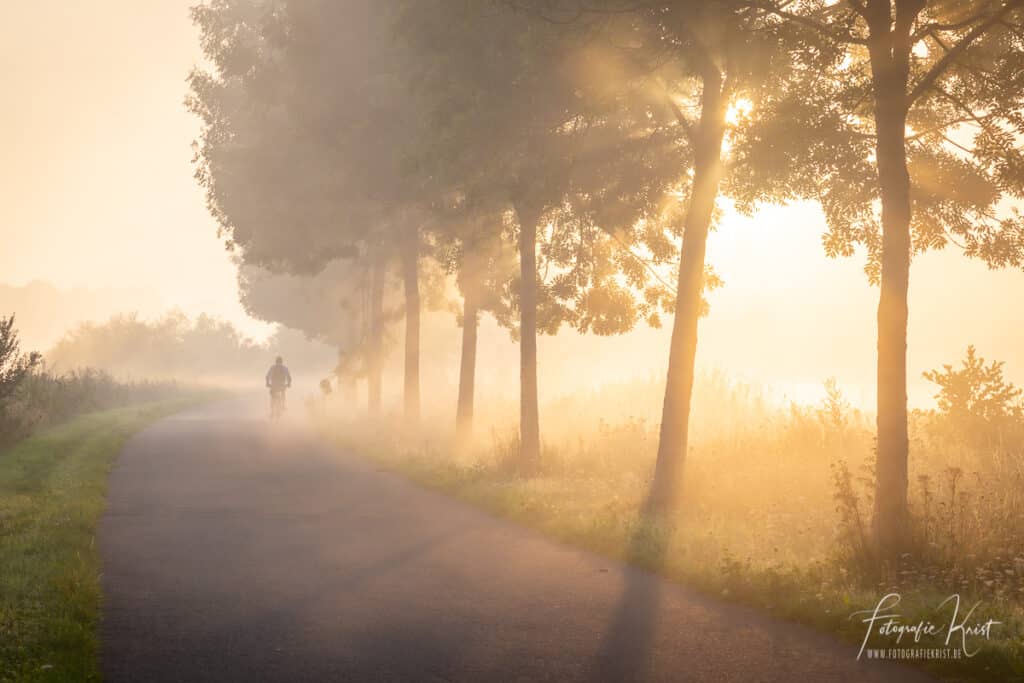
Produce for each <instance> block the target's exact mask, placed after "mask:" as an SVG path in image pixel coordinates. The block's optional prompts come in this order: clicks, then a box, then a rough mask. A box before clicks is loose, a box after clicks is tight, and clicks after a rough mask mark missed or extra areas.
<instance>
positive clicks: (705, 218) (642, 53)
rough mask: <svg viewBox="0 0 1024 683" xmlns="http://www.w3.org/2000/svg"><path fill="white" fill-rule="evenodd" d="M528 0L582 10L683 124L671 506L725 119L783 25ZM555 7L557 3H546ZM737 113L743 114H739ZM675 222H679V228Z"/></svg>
mask: <svg viewBox="0 0 1024 683" xmlns="http://www.w3.org/2000/svg"><path fill="white" fill-rule="evenodd" d="M535 6H540V7H541V8H546V9H547V11H548V12H554V11H557V12H560V13H562V15H563V16H562V18H561V20H562V21H564V20H566V17H568V19H571V20H574V21H575V20H578V19H579V18H580V17H582V16H585V15H586V14H588V13H591V14H594V15H596V16H598V17H599V19H598V23H599V24H600V25H602V27H603V28H604V30H610V31H611V32H612V34H613V35H618V36H627V37H628V39H627V40H626V41H621V40H619V41H616V44H618V45H621V46H624V47H623V48H621V49H620V51H621V52H624V53H626V55H627V56H626V57H624V58H623V59H625V61H626V63H628V64H629V66H630V68H629V72H630V74H631V78H632V80H634V81H635V80H639V81H640V82H642V83H644V84H645V85H646V88H645V92H648V93H649V94H650V95H649V96H653V98H654V99H655V100H656V103H654V102H652V103H651V104H650V105H649V106H651V107H655V108H658V109H661V110H667V111H668V112H670V114H671V115H672V116H673V118H674V119H675V122H676V124H677V127H678V128H679V129H680V130H681V131H682V133H683V136H684V141H685V144H686V146H687V148H688V155H687V157H686V158H685V161H686V163H685V165H684V164H680V165H679V166H678V168H677V169H676V176H675V179H676V182H677V183H678V186H679V188H680V199H681V204H683V205H684V206H685V209H684V210H683V219H682V226H678V225H677V226H676V230H675V232H676V233H681V236H682V247H681V249H680V251H679V266H678V275H677V282H676V285H675V292H674V297H673V298H674V302H675V307H674V312H675V316H674V320H673V328H672V340H671V345H670V352H669V363H668V372H667V380H666V388H665V399H664V404H663V408H662V420H661V427H660V435H659V441H658V455H657V461H656V465H655V472H654V481H653V483H652V486H651V491H650V496H649V499H648V505H647V510H648V511H649V512H651V513H654V514H662V513H665V512H667V511H669V510H670V509H671V508H672V507H674V506H675V505H676V504H677V503H678V492H679V481H680V478H681V475H682V470H683V465H684V462H685V458H686V450H687V443H688V438H689V419H690V406H691V401H692V397H693V382H694V374H695V360H696V352H697V339H698V336H697V327H698V321H699V319H700V317H701V316H702V314H703V313H704V312H705V310H706V303H705V302H704V299H703V292H704V290H705V289H706V288H708V287H709V286H714V285H716V284H719V283H718V281H717V279H716V278H714V276H713V274H711V273H709V269H708V266H707V264H706V261H705V251H706V244H707V238H708V233H709V231H710V229H711V227H712V225H713V222H714V219H715V214H716V203H717V201H718V198H719V192H720V188H721V184H722V181H723V179H725V180H726V181H727V182H728V180H729V178H730V176H731V173H732V171H731V165H730V164H729V163H726V162H728V161H729V160H728V159H727V158H725V157H726V156H727V155H726V154H725V152H726V149H725V147H724V145H725V143H726V142H727V141H728V140H729V138H730V137H731V135H732V133H733V131H732V129H733V128H735V127H736V125H737V124H738V123H742V120H737V121H735V122H730V120H729V113H730V109H731V107H732V106H733V105H735V104H736V103H737V102H738V101H741V100H744V99H747V100H752V99H756V98H758V97H759V96H760V93H761V91H762V90H763V89H764V88H766V87H770V86H771V85H772V84H773V81H772V78H773V77H774V74H775V72H776V71H777V70H779V68H780V66H782V65H784V63H785V62H786V61H787V51H786V49H785V47H784V46H783V41H782V36H781V33H782V31H781V30H780V27H779V26H773V25H772V24H771V23H769V22H765V21H763V20H762V19H761V18H760V17H759V15H758V14H757V13H755V12H752V11H751V3H749V2H743V1H740V0H715V1H712V2H692V1H682V0H676V1H665V2H653V3H639V4H638V3H626V2H622V1H621V0H605V1H604V2H588V3H583V2H570V1H567V2H554V3H551V2H544V1H543V0H538V2H537V3H535ZM552 8H554V9H552ZM737 118H738V119H741V118H742V117H737ZM680 227H681V229H680Z"/></svg>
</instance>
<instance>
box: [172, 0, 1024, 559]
mask: <svg viewBox="0 0 1024 683" xmlns="http://www.w3.org/2000/svg"><path fill="white" fill-rule="evenodd" d="M194 19H195V21H196V23H197V24H198V26H199V27H200V29H201V42H202V47H203V50H204V53H205V55H206V57H207V58H208V59H209V61H210V63H211V65H212V66H211V69H210V70H203V69H198V70H196V71H194V72H193V74H192V76H191V79H190V82H191V93H190V95H189V97H188V100H187V102H188V106H189V107H190V109H191V110H192V111H193V112H195V113H196V114H197V115H198V116H199V117H200V118H201V120H202V122H203V131H202V136H201V139H200V140H199V142H198V145H197V148H198V154H197V167H196V168H197V178H198V180H199V182H200V183H201V184H202V185H203V187H205V189H206V191H207V199H208V204H209V208H210V210H211V212H212V214H213V215H214V216H215V217H216V219H217V220H218V222H219V225H220V230H221V234H222V235H223V237H224V238H225V240H226V241H227V243H228V245H229V246H230V247H231V248H232V250H233V251H234V253H235V254H236V255H237V256H238V257H239V259H241V261H242V262H243V263H244V264H246V267H247V268H253V269H257V270H259V271H264V272H266V273H270V274H271V275H273V276H274V277H277V276H281V275H285V276H289V277H295V276H298V277H304V278H309V284H308V285H302V286H309V287H318V286H320V285H317V284H315V283H316V282H317V279H318V278H323V277H325V276H324V275H323V274H324V273H325V272H330V273H331V275H330V276H329V277H330V278H332V279H333V281H332V283H331V287H332V288H333V289H332V290H331V294H330V295H329V296H328V295H323V296H321V295H319V294H311V297H312V298H314V299H316V300H317V302H318V303H317V306H318V307H319V306H321V305H322V306H323V309H322V310H317V311H315V312H314V311H312V310H311V311H309V313H310V318H308V319H307V321H306V322H305V323H303V326H304V327H305V328H306V329H311V330H314V331H315V332H316V333H317V334H322V335H323V336H324V338H330V339H331V340H332V342H333V343H335V344H337V345H338V347H339V350H340V351H341V353H342V354H343V356H344V355H352V356H357V357H359V358H360V359H361V361H360V362H359V363H358V367H359V372H361V373H362V374H363V375H365V377H366V378H367V380H368V392H369V406H370V409H371V411H374V412H376V411H378V410H379V408H380V393H381V385H380V374H381V357H382V353H383V348H382V347H383V345H384V340H385V328H386V327H387V326H388V325H390V324H391V323H393V322H395V321H397V320H398V319H404V323H405V325H404V339H403V345H404V358H405V376H404V384H403V396H404V406H405V414H406V417H407V418H408V419H410V420H415V419H416V418H417V416H418V413H419V406H420V386H419V363H420V358H419V332H420V330H419V325H420V317H421V310H422V308H423V306H424V296H423V294H424V282H425V281H426V280H428V279H429V277H430V274H431V273H433V272H436V270H437V269H441V270H442V271H443V272H444V273H446V274H447V275H449V276H451V277H452V278H453V279H454V281H455V282H456V283H457V286H458V289H459V292H460V293H461V297H462V306H461V312H460V313H459V315H458V316H457V322H458V324H460V325H462V326H463V331H464V334H463V343H462V362H461V376H460V382H459V390H460V391H459V399H458V405H457V407H456V414H457V416H458V417H457V420H456V425H457V429H458V431H459V434H460V436H462V437H463V438H465V437H467V436H468V434H469V431H470V429H471V425H472V412H473V385H474V377H475V376H476V374H475V373H476V372H477V370H476V368H475V343H476V342H475V328H476V324H477V321H478V319H479V316H480V315H482V314H484V313H490V314H492V315H494V317H495V318H496V319H497V320H498V321H499V322H500V323H502V324H503V325H505V326H507V327H508V328H509V330H510V332H511V334H512V336H513V338H514V339H516V340H517V341H518V343H519V346H520V353H521V357H520V397H521V398H520V429H519V434H520V439H519V450H518V453H519V455H518V458H519V466H520V468H521V471H522V472H524V473H530V472H532V471H535V470H536V468H537V464H538V460H539V458H540V443H541V436H540V434H541V433H540V416H539V408H538V402H537V387H538V381H539V379H540V376H542V373H539V371H538V362H539V361H538V355H537V344H536V341H537V337H538V335H540V334H554V333H555V332H557V330H558V329H559V327H560V326H562V325H563V324H566V325H570V326H572V327H574V328H575V329H577V330H579V331H581V332H593V333H595V334H606V335H607V334H620V333H624V332H627V331H629V330H630V329H632V328H633V327H634V326H635V325H637V324H639V323H641V322H643V323H646V324H650V325H660V324H661V321H662V316H663V315H666V314H669V315H672V340H671V344H670V348H669V349H668V350H667V351H668V353H667V356H668V366H667V383H666V390H665V397H664V408H663V415H662V420H661V427H660V430H661V431H660V443H659V448H658V456H657V463H656V468H655V472H654V480H653V485H652V488H651V492H650V504H649V511H650V512H651V513H652V514H659V513H662V512H665V511H668V510H669V509H671V508H672V507H673V505H674V504H675V503H676V502H677V498H678V491H679V481H680V478H681V476H682V471H683V464H684V461H685V456H686V452H687V444H688V434H689V415H690V412H691V411H690V408H691V400H692V395H693V383H694V364H695V355H696V350H697V339H698V334H697V332H698V321H699V318H700V317H701V315H703V314H705V313H706V312H707V305H706V302H705V301H704V299H703V293H704V292H705V291H706V290H707V289H708V288H710V287H713V286H715V285H717V284H720V283H719V282H718V281H717V278H715V276H714V273H713V272H711V271H710V270H709V268H708V265H707V264H706V262H705V245H706V242H707V237H708V233H709V231H710V230H711V229H712V228H713V227H714V226H715V225H716V223H717V220H718V217H719V214H720V210H719V207H720V206H721V202H722V201H724V200H729V201H731V202H733V203H734V204H735V205H736V206H738V207H739V208H740V209H741V210H744V211H748V212H754V211H756V209H757V208H758V207H759V206H761V205H763V204H765V203H772V202H786V201H790V200H796V199H811V200H815V201H817V202H819V203H820V205H821V207H822V209H823V210H824V213H825V216H826V219H827V222H828V232H827V234H826V236H825V239H824V246H825V250H826V252H827V253H828V254H829V255H831V256H838V255H850V254H852V253H854V250H855V249H856V248H857V247H858V246H861V247H864V248H866V252H867V254H868V263H867V267H866V271H867V274H868V276H869V278H870V280H871V281H872V282H874V283H877V284H878V285H879V286H880V301H879V308H878V330H877V332H878V376H877V378H878V402H877V439H878V441H877V467H876V495H875V496H874V505H875V509H874V515H873V516H874V532H875V537H876V540H877V542H878V543H879V544H880V546H881V547H882V548H883V549H885V550H886V551H887V552H895V551H897V550H898V549H899V548H900V546H901V544H902V543H903V541H904V539H905V538H906V535H907V519H908V510H907V459H908V451H909V443H908V411H907V397H906V382H907V365H906V353H907V320H908V303H907V302H908V291H909V281H910V280H909V274H910V264H911V259H912V257H913V256H914V255H915V254H917V253H920V252H922V251H925V250H928V249H938V248H943V247H945V246H947V245H950V244H952V245H955V246H958V247H960V248H962V249H963V251H964V252H965V253H966V254H967V255H969V256H974V257H978V258H981V259H983V260H984V261H986V262H987V263H988V264H990V265H991V266H993V267H997V266H1016V267H1019V266H1021V264H1022V262H1024V222H1022V219H1021V218H1020V217H1019V216H1018V215H1017V214H1016V213H1014V212H1012V211H1008V210H1005V205H1006V202H1007V201H1008V200H1012V199H1015V198H1020V197H1021V196H1022V195H1024V154H1022V150H1021V145H1020V140H1021V139H1022V136H1021V134H1022V132H1024V118H1022V116H1021V111H1022V104H1024V79H1021V78H1020V74H1021V73H1024V0H978V1H975V2H927V3H926V2H925V1H924V0H845V1H843V2H825V1H824V0H795V1H794V0H786V1H784V2H782V1H778V0H707V1H705V0H701V1H699V2H698V1H695V0H665V1H661V2H643V3H637V2H633V1H632V0H586V2H584V1H583V0H515V1H513V0H504V1H502V0H481V1H480V2H452V1H447V0H352V1H350V2H345V3H337V2H329V1H328V0H274V1H273V2H271V1H270V0H210V1H208V2H206V3H204V4H202V5H200V6H199V7H197V8H196V9H195V10H194ZM780 267H784V264H780ZM325 269H327V270H325ZM250 272H254V271H250ZM258 281H259V278H257V277H254V278H253V279H251V280H250V281H249V282H250V284H252V285H253V286H252V287H251V288H250V289H249V290H248V293H247V294H246V298H247V301H248V302H249V303H248V305H250V306H251V307H252V308H256V307H263V306H267V308H265V309H264V310H265V311H267V312H266V315H267V316H268V317H271V318H276V317H279V316H280V317H284V316H287V315H292V314H293V311H288V310H286V311H281V310H277V311H274V310H273V309H272V307H271V305H270V303H268V302H267V301H266V299H263V298H261V297H259V296H257V289H259V288H260V286H262V285H258ZM288 282H290V284H289V285H288V286H295V282H294V281H288ZM264 284H265V283H264ZM244 289H245V288H243V290H244ZM271 298H272V297H271ZM310 319H311V320H312V322H311V323H310V322H309V320H310ZM339 319H340V320H342V321H344V323H343V324H342V325H341V326H339V325H338V323H337V320H339ZM336 328H337V329H340V330H342V331H341V332H337V333H336V332H331V331H330V330H332V329H336ZM335 334H337V335H338V336H337V337H336V338H335V337H334V335H335ZM342 337H343V338H342Z"/></svg>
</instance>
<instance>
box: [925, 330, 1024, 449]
mask: <svg viewBox="0 0 1024 683" xmlns="http://www.w3.org/2000/svg"><path fill="white" fill-rule="evenodd" d="M1003 365H1004V363H1002V362H999V361H992V362H991V363H988V364H986V363H985V359H984V358H982V357H980V356H978V354H977V352H976V351H975V349H974V347H973V346H968V347H967V354H966V356H965V357H964V359H963V361H961V364H960V367H959V368H954V367H953V366H952V365H948V364H947V365H943V366H942V370H929V371H927V372H925V373H924V378H925V379H927V380H928V381H930V382H932V383H934V384H935V385H937V386H938V387H939V393H938V394H936V395H935V399H936V401H937V402H938V405H939V414H940V415H941V416H942V417H943V418H944V420H945V421H946V423H947V424H949V425H950V426H952V427H953V428H955V429H956V430H957V431H958V432H959V433H960V434H961V435H962V436H963V437H965V438H966V439H967V441H968V442H969V443H971V444H972V445H974V446H981V447H991V445H992V443H993V441H998V440H1000V439H1001V438H1002V437H1003V436H1004V435H1005V433H1006V432H1008V431H1011V430H1013V429H1014V428H1018V429H1019V427H1020V426H1021V424H1022V419H1024V403H1022V402H1021V396H1022V395H1024V390H1022V389H1020V388H1018V387H1016V386H1014V385H1013V383H1012V382H1007V381H1006V379H1005V378H1004V376H1003Z"/></svg>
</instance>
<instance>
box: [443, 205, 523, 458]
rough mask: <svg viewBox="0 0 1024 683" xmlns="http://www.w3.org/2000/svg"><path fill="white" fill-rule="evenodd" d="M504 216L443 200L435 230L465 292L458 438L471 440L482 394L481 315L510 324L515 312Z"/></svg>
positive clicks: (446, 260)
mask: <svg viewBox="0 0 1024 683" xmlns="http://www.w3.org/2000/svg"><path fill="white" fill-rule="evenodd" d="M503 223H504V221H503V218H502V215H501V211H500V210H498V209H497V208H496V207H487V208H484V207H480V206H475V205H473V203H472V202H471V201H468V200H467V198H465V197H457V198H453V201H452V205H451V206H447V205H445V204H444V203H442V207H441V210H440V211H439V217H438V219H437V220H436V221H435V222H434V223H433V224H432V225H431V226H430V228H429V232H430V233H431V234H433V235H434V239H435V241H436V245H435V250H434V253H435V255H436V256H437V258H438V260H439V262H440V264H441V266H442V268H443V269H444V271H445V272H446V273H448V274H449V275H454V277H455V282H456V285H457V286H458V288H459V290H460V291H461V293H462V310H461V312H460V313H459V315H458V322H459V324H460V325H461V326H462V343H461V348H460V357H459V390H458V398H457V401H456V410H455V441H456V444H458V445H459V446H466V445H468V444H469V442H470V440H471V437H472V433H473V413H474V402H475V393H476V351H477V330H478V328H479V324H480V315H481V314H482V313H485V312H488V311H490V312H492V313H494V315H495V317H496V318H497V319H499V320H501V321H504V324H505V325H506V326H508V325H509V322H508V321H509V320H510V318H511V310H510V309H509V307H508V302H507V300H505V299H504V298H503V297H502V292H503V291H506V290H507V289H508V288H509V286H510V284H511V283H512V281H513V279H514V273H515V269H516V263H515V254H514V253H513V252H512V250H511V249H509V248H508V246H507V244H506V242H505V241H504V240H503V239H502V234H501V233H502V227H503Z"/></svg>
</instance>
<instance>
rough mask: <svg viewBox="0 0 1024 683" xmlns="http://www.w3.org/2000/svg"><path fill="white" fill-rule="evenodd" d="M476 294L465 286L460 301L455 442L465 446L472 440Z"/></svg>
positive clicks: (477, 316)
mask: <svg viewBox="0 0 1024 683" xmlns="http://www.w3.org/2000/svg"><path fill="white" fill-rule="evenodd" d="M476 299H477V292H476V291H474V288H473V286H472V285H467V286H466V292H465V294H464V295H463V300H462V358H461V361H460V363H459V402H458V408H457V409H456V412H455V441H456V443H458V444H459V445H462V446H464V445H467V444H468V443H469V442H470V441H471V440H472V438H473V400H474V393H475V390H476V335H477V325H478V324H479V315H478V310H477V303H476Z"/></svg>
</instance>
